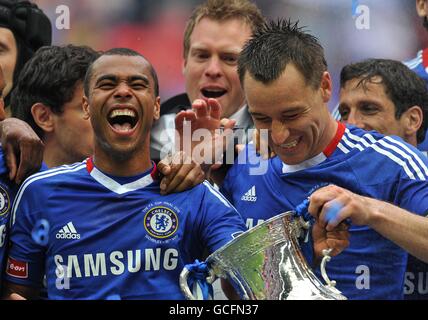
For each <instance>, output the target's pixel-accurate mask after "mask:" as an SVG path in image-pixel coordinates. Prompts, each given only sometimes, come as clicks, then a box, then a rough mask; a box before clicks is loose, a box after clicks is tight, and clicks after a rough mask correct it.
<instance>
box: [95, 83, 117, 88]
mask: <svg viewBox="0 0 428 320" xmlns="http://www.w3.org/2000/svg"><path fill="white" fill-rule="evenodd" d="M113 86H114V84H113V83H112V82H103V83H100V84H99V86H98V87H99V88H101V89H108V88H112V87H113Z"/></svg>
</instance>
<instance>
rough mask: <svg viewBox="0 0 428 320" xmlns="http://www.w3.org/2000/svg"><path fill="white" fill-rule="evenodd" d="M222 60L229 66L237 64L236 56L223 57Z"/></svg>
mask: <svg viewBox="0 0 428 320" xmlns="http://www.w3.org/2000/svg"><path fill="white" fill-rule="evenodd" d="M223 60H224V61H225V62H226V63H229V64H236V63H237V62H238V57H236V56H224V57H223Z"/></svg>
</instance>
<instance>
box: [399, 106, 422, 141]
mask: <svg viewBox="0 0 428 320" xmlns="http://www.w3.org/2000/svg"><path fill="white" fill-rule="evenodd" d="M423 119H424V115H423V112H422V108H421V107H419V106H413V107H410V108H409V109H407V110H406V112H404V113H403V114H402V115H401V118H400V122H401V124H402V125H403V126H404V134H405V135H406V137H409V138H410V137H412V136H414V137H416V133H417V131H418V130H419V128H420V127H421V126H422V122H423Z"/></svg>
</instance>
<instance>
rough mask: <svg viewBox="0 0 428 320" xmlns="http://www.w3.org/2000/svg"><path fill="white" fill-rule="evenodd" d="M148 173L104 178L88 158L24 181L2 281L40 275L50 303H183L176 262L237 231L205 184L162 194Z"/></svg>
mask: <svg viewBox="0 0 428 320" xmlns="http://www.w3.org/2000/svg"><path fill="white" fill-rule="evenodd" d="M152 173H153V170H152V169H150V170H149V171H147V172H145V173H143V174H142V175H140V176H137V177H129V178H123V177H112V176H109V175H106V174H104V173H103V172H101V171H100V170H98V169H97V168H96V167H94V166H93V164H92V161H91V160H90V159H89V160H87V161H84V162H82V163H77V164H75V165H71V166H63V167H59V168H55V169H52V170H48V171H45V172H44V173H40V174H37V175H34V176H32V177H31V178H29V179H27V180H26V181H25V182H24V183H23V185H22V186H21V188H20V190H19V192H18V194H17V197H16V203H15V205H14V209H13V218H12V220H13V221H12V222H13V227H12V230H11V248H10V253H9V259H8V268H7V275H6V278H7V280H8V281H10V282H13V283H17V284H21V285H25V286H32V287H37V288H40V287H41V285H42V278H43V275H44V274H45V273H46V276H47V291H48V297H49V298H50V299H106V298H108V297H111V296H116V297H117V296H119V297H120V298H121V299H183V298H184V296H183V295H182V293H181V291H180V288H179V274H180V272H181V270H182V269H183V267H184V265H185V264H187V263H193V262H194V260H195V259H200V260H202V259H203V258H204V257H205V254H206V253H211V252H213V251H215V250H217V249H218V248H220V247H221V246H223V245H224V244H226V243H227V242H228V241H230V240H231V239H232V237H233V235H235V234H237V233H240V232H242V231H244V230H245V225H244V223H243V220H242V217H241V216H240V215H239V214H238V213H237V212H236V210H235V209H234V208H233V207H232V206H231V205H230V203H229V202H228V201H227V200H226V199H225V198H224V197H223V196H222V195H221V194H220V193H219V192H217V191H215V190H214V189H213V188H212V187H211V186H210V185H209V183H207V182H204V183H203V184H201V185H199V186H197V187H195V188H193V189H191V190H188V191H185V192H181V193H175V194H170V195H165V196H162V195H160V193H159V191H160V188H159V183H158V182H157V181H156V180H154V179H153V177H152ZM40 221H46V222H48V224H49V232H48V241H46V243H38V242H36V241H35V240H34V238H32V237H31V232H32V230H34V228H35V226H37V225H38V223H39V222H40ZM11 266H13V267H11Z"/></svg>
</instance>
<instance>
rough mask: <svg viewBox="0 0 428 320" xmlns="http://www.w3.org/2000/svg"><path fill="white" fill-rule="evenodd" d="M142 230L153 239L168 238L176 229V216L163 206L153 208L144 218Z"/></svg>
mask: <svg viewBox="0 0 428 320" xmlns="http://www.w3.org/2000/svg"><path fill="white" fill-rule="evenodd" d="M144 228H145V229H146V231H147V232H148V233H149V235H151V236H152V237H154V238H157V239H165V238H169V237H171V236H172V235H173V234H174V233H175V232H176V231H177V229H178V218H177V214H176V213H175V212H174V211H172V210H171V209H170V208H167V207H165V206H155V207H153V208H151V209H150V210H149V211H147V213H146V215H145V216H144Z"/></svg>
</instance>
